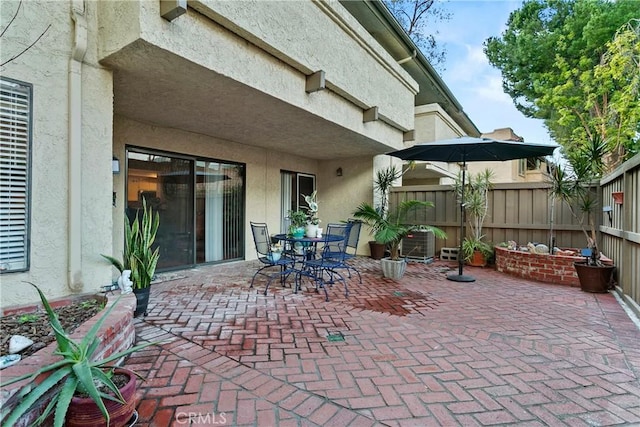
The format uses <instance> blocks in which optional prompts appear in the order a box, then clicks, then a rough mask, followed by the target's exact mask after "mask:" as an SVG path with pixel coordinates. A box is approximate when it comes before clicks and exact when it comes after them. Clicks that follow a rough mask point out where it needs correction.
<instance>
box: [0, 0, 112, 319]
mask: <svg viewBox="0 0 640 427" xmlns="http://www.w3.org/2000/svg"><path fill="white" fill-rule="evenodd" d="M86 6H87V9H86V11H85V16H86V18H87V21H88V23H89V25H88V28H89V30H88V32H87V38H88V50H87V52H86V55H85V57H84V60H85V62H84V64H83V65H82V67H81V68H80V74H79V75H78V76H79V77H78V79H79V82H81V88H82V94H81V98H80V99H81V101H80V102H79V103H78V104H79V105H78V104H76V105H75V106H74V108H70V106H69V93H70V85H69V76H68V73H69V69H70V62H69V59H70V54H71V52H72V47H73V44H72V43H73V36H74V34H75V33H74V31H73V26H72V24H73V22H72V20H71V18H70V15H71V14H70V3H69V2H65V1H56V2H50V1H28V2H23V3H22V6H21V10H20V12H19V13H18V15H17V17H16V19H15V21H14V22H13V24H12V25H11V27H10V28H9V30H8V31H7V32H6V33H5V34H4V35H3V37H2V53H1V55H2V56H1V58H2V60H3V61H4V60H6V59H8V57H9V56H13V55H15V54H16V53H18V52H19V51H21V50H22V49H23V48H24V47H26V46H28V45H29V44H30V43H32V42H33V41H34V40H36V39H37V37H38V36H39V35H40V34H41V33H42V32H43V31H44V30H45V28H46V27H47V25H49V24H50V25H51V27H50V28H49V30H48V31H47V32H46V34H45V35H44V36H43V37H42V38H41V39H40V40H39V41H38V42H37V43H36V44H35V45H34V47H33V48H31V49H29V50H28V51H27V52H26V53H24V54H23V55H22V56H20V57H19V58H17V59H16V60H14V61H12V62H11V63H9V64H7V65H5V66H4V67H3V69H2V75H3V76H5V77H9V78H13V79H15V80H19V81H22V82H25V83H30V84H32V85H33V126H32V151H31V154H32V167H31V200H30V201H31V204H30V206H31V212H30V227H31V233H30V238H31V242H30V244H31V248H30V268H29V270H28V271H27V272H19V273H5V274H2V276H0V281H1V285H0V286H1V288H0V291H1V293H0V296H1V300H0V304H1V305H2V306H3V307H5V306H11V305H15V304H24V303H28V302H33V301H36V300H37V295H36V294H35V293H34V291H33V289H32V288H31V287H29V286H28V285H26V284H25V283H23V282H25V281H29V282H32V283H35V284H37V285H38V286H40V287H41V288H42V289H43V291H44V292H45V294H46V295H47V296H48V297H50V298H56V297H60V296H63V295H67V294H69V293H73V292H76V293H78V292H79V293H84V292H94V291H97V290H98V289H99V287H100V286H103V285H105V284H107V283H109V282H110V272H109V271H108V269H105V268H104V263H103V262H102V260H101V258H100V255H99V254H100V253H102V252H107V253H108V252H111V228H112V227H111V185H110V183H111V177H112V174H111V111H112V95H111V94H112V87H111V73H110V72H108V71H106V70H104V69H102V68H101V67H100V66H99V65H98V64H97V63H96V61H95V58H96V49H95V35H96V34H95V33H94V32H92V31H91V30H90V28H95V27H96V25H95V20H96V11H95V8H94V6H95V3H94V2H87V3H86ZM17 7H18V2H17V1H3V3H2V7H1V8H0V10H1V13H2V16H1V18H0V19H1V22H2V23H3V24H5V23H7V22H8V21H9V20H10V18H11V16H13V13H14V12H15V10H16V8H17ZM70 109H71V110H75V111H82V114H81V116H80V115H79V114H76V115H75V117H70V114H69V110H70ZM79 120H81V124H80V131H81V143H80V145H81V154H80V156H81V157H80V161H79V165H78V168H79V169H78V170H79V172H80V176H79V180H80V182H79V186H78V188H79V191H78V192H75V193H74V195H73V196H72V197H73V198H75V200H76V201H78V203H79V204H80V205H79V206H81V211H80V215H81V216H80V219H79V220H78V221H73V222H72V224H69V205H70V203H71V200H72V198H71V196H70V190H69V189H70V186H69V182H68V176H69V171H70V168H69V124H70V123H73V122H74V121H79ZM105 183H107V185H105ZM69 227H73V228H74V229H75V230H76V232H78V233H79V236H80V240H79V242H80V244H79V247H78V259H77V262H78V263H79V264H78V265H79V267H80V271H75V272H74V273H75V277H76V280H77V281H78V282H79V286H78V288H77V289H74V290H71V289H70V288H69V286H70V282H69V280H68V267H69V264H68V260H69V257H68V253H69V239H68V236H69Z"/></svg>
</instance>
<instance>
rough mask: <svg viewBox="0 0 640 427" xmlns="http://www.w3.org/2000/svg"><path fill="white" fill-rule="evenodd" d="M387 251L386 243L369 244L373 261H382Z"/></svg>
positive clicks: (373, 242) (372, 242) (374, 242)
mask: <svg viewBox="0 0 640 427" xmlns="http://www.w3.org/2000/svg"><path fill="white" fill-rule="evenodd" d="M385 249H386V245H385V244H384V243H378V242H376V241H371V242H369V250H370V251H371V258H373V259H382V257H384V250H385Z"/></svg>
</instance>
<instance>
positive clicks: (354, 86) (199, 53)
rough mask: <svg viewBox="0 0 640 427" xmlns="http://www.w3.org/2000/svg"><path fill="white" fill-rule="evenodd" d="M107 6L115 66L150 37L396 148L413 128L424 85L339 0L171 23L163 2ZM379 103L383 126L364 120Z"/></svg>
mask: <svg viewBox="0 0 640 427" xmlns="http://www.w3.org/2000/svg"><path fill="white" fill-rule="evenodd" d="M100 8H101V24H102V25H103V28H102V31H101V35H102V36H101V47H100V55H101V59H104V60H105V61H107V62H111V61H113V62H114V63H117V61H118V59H117V57H118V56H119V55H122V54H124V53H126V54H128V53H129V49H133V50H135V49H136V47H135V46H133V45H131V43H133V42H134V41H135V40H138V39H141V40H145V41H146V42H148V43H150V44H152V45H154V46H157V47H159V48H161V49H163V50H165V51H168V52H172V53H174V54H177V55H180V56H181V57H183V58H185V59H186V60H188V61H190V62H192V63H194V64H198V65H200V66H203V67H205V68H207V69H209V70H211V71H213V72H215V73H218V74H220V75H223V76H233V79H234V80H237V81H238V82H241V83H243V84H245V85H247V86H249V87H252V88H254V89H256V90H259V91H261V92H263V93H266V94H269V95H271V96H273V97H275V98H278V99H281V100H283V101H286V102H287V103H290V104H291V105H294V106H296V107H299V108H302V109H304V110H306V111H309V112H312V113H313V114H315V115H317V116H319V117H323V118H325V119H327V120H330V121H332V122H334V123H337V124H339V125H341V126H344V127H346V128H349V129H351V130H353V131H356V132H358V133H361V134H363V135H367V136H368V137H371V138H373V139H376V140H378V141H381V142H384V143H385V144H390V145H391V146H392V148H400V146H401V144H402V130H410V129H412V128H413V121H414V117H413V108H412V105H413V99H414V95H415V93H416V92H417V90H418V86H417V83H416V82H415V81H414V80H413V79H412V78H411V77H410V76H409V75H408V74H407V73H406V72H405V71H404V70H403V69H402V68H401V67H400V66H399V65H397V63H396V62H395V61H394V60H393V58H391V56H390V55H389V54H388V53H387V52H386V51H385V50H384V49H382V48H381V47H380V46H379V45H378V44H377V42H375V40H374V39H373V38H372V37H371V36H370V35H369V34H368V33H366V31H364V29H363V28H362V27H360V25H359V24H358V23H357V21H355V19H354V18H353V17H352V16H351V15H350V14H349V13H348V12H347V11H346V10H345V9H344V8H343V7H342V6H341V5H340V4H339V2H337V1H330V2H311V1H297V2H287V1H285V2H282V1H275V2H270V1H269V2H267V1H237V2H229V1H203V2H192V3H191V2H190V3H189V11H188V12H187V13H186V14H185V15H182V16H180V17H179V18H177V19H175V20H174V21H172V22H167V21H166V20H164V19H162V18H161V17H160V15H159V2H158V1H156V0H150V1H142V2H133V1H127V2H111V1H110V2H103V4H102V5H101V6H100ZM196 9H197V10H198V12H199V13H197V12H195V10H196ZM318 70H323V71H325V73H326V81H327V87H328V88H329V89H330V90H329V91H326V92H325V93H322V94H319V95H318V96H314V97H309V96H308V95H307V94H306V92H305V91H304V87H305V79H306V76H307V75H309V74H311V73H313V72H315V71H318ZM365 70H366V72H365ZM337 97H339V98H340V100H338V99H337ZM374 106H376V107H378V108H379V113H380V115H381V116H383V117H384V118H383V120H381V121H378V122H374V123H363V119H362V112H363V109H368V108H371V107H374ZM383 121H387V122H388V123H392V124H393V125H394V126H397V127H399V129H398V128H396V129H395V131H393V132H392V131H390V129H389V125H388V124H383Z"/></svg>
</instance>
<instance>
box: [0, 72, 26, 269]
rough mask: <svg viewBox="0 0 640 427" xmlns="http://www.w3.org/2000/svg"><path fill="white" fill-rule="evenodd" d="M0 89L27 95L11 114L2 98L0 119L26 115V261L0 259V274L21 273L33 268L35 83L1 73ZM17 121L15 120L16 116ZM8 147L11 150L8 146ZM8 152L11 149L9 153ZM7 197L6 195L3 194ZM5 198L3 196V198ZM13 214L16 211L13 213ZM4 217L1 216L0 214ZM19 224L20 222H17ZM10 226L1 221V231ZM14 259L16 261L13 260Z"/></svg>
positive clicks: (8, 229)
mask: <svg viewBox="0 0 640 427" xmlns="http://www.w3.org/2000/svg"><path fill="white" fill-rule="evenodd" d="M0 90H1V91H2V92H3V93H4V92H9V94H8V95H9V96H22V97H24V98H25V102H24V103H25V104H26V108H24V111H22V112H20V111H18V110H15V109H11V110H9V109H7V110H8V113H9V115H7V116H5V114H4V111H5V108H1V106H2V103H3V101H2V100H1V99H0V121H4V120H3V119H5V118H7V119H10V115H16V114H24V115H26V122H27V123H26V126H25V129H26V133H27V135H26V138H25V143H24V149H25V151H26V153H25V155H24V157H23V159H24V162H25V167H24V173H25V177H24V180H25V183H24V187H23V188H24V189H23V191H24V214H23V216H22V218H21V221H22V222H21V224H23V225H24V236H23V239H24V240H23V254H24V257H23V261H21V262H20V264H21V265H20V266H18V267H11V266H10V265H9V266H6V264H7V262H6V261H5V260H4V259H0V274H6V273H18V272H24V271H28V270H29V269H30V268H31V205H32V203H31V198H32V181H33V180H32V166H33V165H32V151H33V84H31V83H27V82H23V81H20V80H15V79H12V78H9V77H5V76H0ZM11 104H12V103H9V107H11V106H12V105H11ZM14 122H15V120H14ZM2 130H3V128H2V123H0V131H2ZM0 140H1V141H2V142H9V141H12V140H11V139H9V138H8V137H5V135H4V132H2V136H1V137H0ZM17 140H18V138H15V139H13V141H14V143H16V142H17ZM7 151H9V150H7ZM0 154H2V155H4V153H3V152H2V149H1V148H0ZM7 154H9V153H7ZM8 163H9V162H6V163H5V162H4V161H3V160H0V167H1V166H4V165H5V164H8ZM4 174H5V169H4V168H2V176H4ZM6 174H7V175H9V168H7V169H6ZM2 181H3V179H2V178H0V182H2ZM8 181H10V178H7V182H8ZM8 193H9V196H8V197H7V202H8V203H7V204H9V205H10V204H11V199H12V198H13V197H12V192H11V191H9V192H8ZM3 199H4V197H3ZM3 201H4V200H3ZM12 215H13V213H12ZM0 218H1V217H0ZM13 227H16V226H15V225H14V226H13ZM18 227H19V226H18ZM10 230H11V228H9V226H7V227H5V226H4V225H3V224H2V222H0V234H2V235H5V233H7V232H8V231H10ZM3 241H5V242H6V239H3ZM0 247H1V243H0ZM6 249H7V253H8V252H9V251H8V246H7V248H6ZM4 250H5V248H1V250H0V256H2V253H3V251H4ZM14 263H16V262H15V261H14Z"/></svg>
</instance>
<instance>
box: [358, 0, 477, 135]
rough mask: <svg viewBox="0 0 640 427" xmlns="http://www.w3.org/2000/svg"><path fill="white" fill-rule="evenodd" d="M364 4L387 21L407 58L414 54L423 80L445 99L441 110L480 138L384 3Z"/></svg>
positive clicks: (462, 110)
mask: <svg viewBox="0 0 640 427" xmlns="http://www.w3.org/2000/svg"><path fill="white" fill-rule="evenodd" d="M365 3H366V4H367V5H368V6H369V7H370V8H375V9H376V11H377V12H378V13H379V14H380V15H381V16H382V17H384V18H385V19H386V20H387V22H388V23H389V25H390V27H391V28H392V29H393V30H394V32H395V36H396V38H397V39H398V40H400V41H401V42H402V44H404V45H405V46H406V48H407V57H410V56H412V55H414V52H415V55H416V56H415V60H416V63H417V64H418V65H420V68H421V69H422V70H423V71H424V76H425V78H427V79H429V80H431V82H432V83H433V86H434V87H435V88H437V90H438V91H440V93H441V94H442V96H443V97H444V98H445V99H446V102H445V105H442V108H444V110H445V111H446V112H447V113H448V114H450V115H452V116H455V117H456V119H457V120H458V121H459V125H460V127H462V128H463V129H464V131H465V132H467V134H468V135H469V136H475V137H478V136H480V133H481V132H480V130H478V128H477V127H476V125H475V123H473V121H472V120H471V119H470V118H469V116H467V114H466V113H465V112H464V109H463V108H462V105H461V104H460V103H459V102H458V100H457V99H456V97H455V96H454V95H453V93H452V92H451V90H449V87H448V86H447V85H446V83H445V82H444V81H443V80H442V78H441V77H440V75H439V74H438V72H437V71H436V70H435V69H434V68H433V66H432V65H431V63H430V62H429V60H428V59H427V58H426V57H425V56H424V54H423V53H422V52H421V51H420V48H418V46H417V45H416V44H415V43H414V42H413V40H411V37H409V35H408V34H407V32H406V31H405V30H404V29H403V28H402V26H401V25H400V23H399V22H398V20H397V19H396V18H395V16H393V14H392V13H391V12H390V11H389V9H388V8H387V6H386V5H385V4H384V2H383V1H382V0H371V1H366V2H365ZM418 83H419V82H418Z"/></svg>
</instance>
